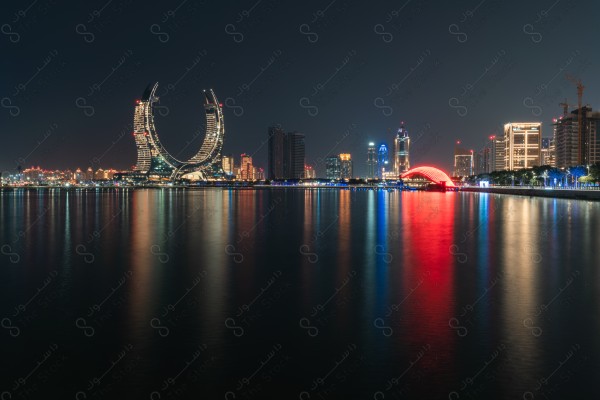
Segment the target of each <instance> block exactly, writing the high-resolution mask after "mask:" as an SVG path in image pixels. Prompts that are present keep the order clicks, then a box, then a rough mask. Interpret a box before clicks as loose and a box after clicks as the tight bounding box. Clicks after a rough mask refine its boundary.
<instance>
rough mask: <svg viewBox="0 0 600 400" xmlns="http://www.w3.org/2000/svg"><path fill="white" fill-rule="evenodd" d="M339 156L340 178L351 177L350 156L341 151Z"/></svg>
mask: <svg viewBox="0 0 600 400" xmlns="http://www.w3.org/2000/svg"><path fill="white" fill-rule="evenodd" d="M339 158H340V177H341V178H342V179H352V177H353V176H352V156H351V155H350V154H349V153H342V154H340V156H339Z"/></svg>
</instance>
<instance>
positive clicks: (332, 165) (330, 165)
mask: <svg viewBox="0 0 600 400" xmlns="http://www.w3.org/2000/svg"><path fill="white" fill-rule="evenodd" d="M325 177H326V178H327V179H340V178H341V177H342V165H341V160H340V157H339V156H329V157H327V158H325Z"/></svg>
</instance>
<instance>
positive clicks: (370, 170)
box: [367, 142, 379, 179]
mask: <svg viewBox="0 0 600 400" xmlns="http://www.w3.org/2000/svg"><path fill="white" fill-rule="evenodd" d="M377 169H378V168H377V154H376V150H375V143H373V142H370V143H369V149H368V150H367V178H369V179H373V178H376V177H377V175H379V174H378V171H377Z"/></svg>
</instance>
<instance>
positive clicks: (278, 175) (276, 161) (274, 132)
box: [268, 125, 289, 179]
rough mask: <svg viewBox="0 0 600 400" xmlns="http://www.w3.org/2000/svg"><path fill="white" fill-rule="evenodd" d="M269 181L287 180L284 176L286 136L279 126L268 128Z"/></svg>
mask: <svg viewBox="0 0 600 400" xmlns="http://www.w3.org/2000/svg"><path fill="white" fill-rule="evenodd" d="M268 133H269V161H268V162H269V165H268V174H269V179H285V178H289V177H288V176H286V175H285V174H284V165H285V164H286V162H285V159H286V151H285V137H286V134H285V132H284V131H283V129H282V128H281V126H279V125H276V126H270V127H269V130H268Z"/></svg>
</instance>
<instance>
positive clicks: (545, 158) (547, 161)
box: [540, 137, 556, 167]
mask: <svg viewBox="0 0 600 400" xmlns="http://www.w3.org/2000/svg"><path fill="white" fill-rule="evenodd" d="M555 151H556V147H555V146H554V137H545V138H542V148H541V150H540V165H549V166H551V167H556V158H555V154H554V153H555Z"/></svg>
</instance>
